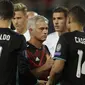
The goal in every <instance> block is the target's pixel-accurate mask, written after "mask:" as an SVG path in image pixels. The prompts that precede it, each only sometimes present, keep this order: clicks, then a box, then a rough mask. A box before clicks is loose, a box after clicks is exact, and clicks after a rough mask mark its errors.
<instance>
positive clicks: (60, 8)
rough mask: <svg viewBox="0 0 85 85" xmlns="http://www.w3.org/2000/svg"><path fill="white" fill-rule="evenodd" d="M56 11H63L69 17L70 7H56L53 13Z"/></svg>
mask: <svg viewBox="0 0 85 85" xmlns="http://www.w3.org/2000/svg"><path fill="white" fill-rule="evenodd" d="M55 12H63V13H64V15H65V17H67V15H68V8H66V7H56V8H55V9H54V10H53V13H55Z"/></svg>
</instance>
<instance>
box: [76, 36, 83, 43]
mask: <svg viewBox="0 0 85 85" xmlns="http://www.w3.org/2000/svg"><path fill="white" fill-rule="evenodd" d="M75 42H76V43H81V44H85V38H80V37H75Z"/></svg>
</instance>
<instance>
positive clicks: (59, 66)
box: [46, 60, 65, 85]
mask: <svg viewBox="0 0 85 85" xmlns="http://www.w3.org/2000/svg"><path fill="white" fill-rule="evenodd" d="M64 63H65V61H64V60H55V61H54V65H53V66H52V69H51V72H50V77H49V80H48V82H47V84H46V85H53V81H54V80H55V79H54V78H55V75H56V74H57V73H60V72H61V71H62V70H63V67H64ZM56 76H57V75H56Z"/></svg>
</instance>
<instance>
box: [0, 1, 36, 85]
mask: <svg viewBox="0 0 85 85" xmlns="http://www.w3.org/2000/svg"><path fill="white" fill-rule="evenodd" d="M13 15H14V7H13V4H12V3H11V2H10V1H8V0H0V85H16V70H17V66H18V70H19V73H20V74H21V75H22V76H23V77H24V78H26V80H24V81H23V84H22V85H34V84H36V83H37V79H36V78H35V77H34V75H32V74H31V72H30V70H29V67H28V62H27V61H26V59H25V49H26V41H25V38H24V37H23V35H19V34H17V33H15V32H14V31H12V30H11V29H9V25H10V23H11V19H12V17H13ZM31 79H32V80H33V81H31Z"/></svg>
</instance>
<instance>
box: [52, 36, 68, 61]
mask: <svg viewBox="0 0 85 85" xmlns="http://www.w3.org/2000/svg"><path fill="white" fill-rule="evenodd" d="M67 51H68V43H67V42H66V39H65V36H63V35H62V36H60V38H59V41H58V43H57V45H56V50H55V54H54V57H53V59H61V60H65V61H66V58H67Z"/></svg>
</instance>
